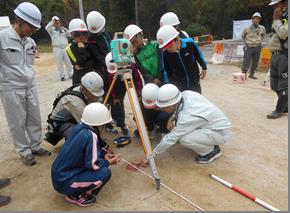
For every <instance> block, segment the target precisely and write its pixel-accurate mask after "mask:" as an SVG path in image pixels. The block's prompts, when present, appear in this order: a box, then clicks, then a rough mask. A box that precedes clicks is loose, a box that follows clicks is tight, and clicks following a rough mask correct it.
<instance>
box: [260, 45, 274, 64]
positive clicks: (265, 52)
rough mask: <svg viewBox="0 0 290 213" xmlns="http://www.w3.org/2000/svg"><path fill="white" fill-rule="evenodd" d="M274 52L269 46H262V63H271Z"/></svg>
mask: <svg viewBox="0 0 290 213" xmlns="http://www.w3.org/2000/svg"><path fill="white" fill-rule="evenodd" d="M271 57H272V53H271V51H270V50H269V48H266V47H264V48H262V50H261V57H260V63H261V64H263V65H269V64H270V61H271Z"/></svg>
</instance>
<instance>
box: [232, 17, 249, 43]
mask: <svg viewBox="0 0 290 213" xmlns="http://www.w3.org/2000/svg"><path fill="white" fill-rule="evenodd" d="M251 24H252V19H247V20H240V21H234V23H233V40H240V39H242V33H243V30H244V29H245V28H247V27H249V26H251Z"/></svg>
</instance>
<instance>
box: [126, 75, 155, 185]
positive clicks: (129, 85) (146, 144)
mask: <svg viewBox="0 0 290 213" xmlns="http://www.w3.org/2000/svg"><path fill="white" fill-rule="evenodd" d="M124 82H125V86H126V90H127V94H128V97H129V101H130V104H131V107H132V110H133V113H134V117H135V120H136V124H137V128H138V131H139V133H140V138H141V141H142V145H143V150H144V153H145V155H146V158H147V160H148V161H149V164H150V168H151V171H152V174H153V177H154V178H155V182H156V189H157V190H159V189H160V177H159V174H158V171H157V167H156V164H155V161H154V157H153V152H152V146H151V143H150V140H149V136H148V132H147V129H146V125H145V122H144V118H143V114H142V111H141V107H140V104H139V100H138V97H137V93H136V90H135V86H134V82H133V80H132V79H130V81H129V82H128V80H127V79H125V81H124Z"/></svg>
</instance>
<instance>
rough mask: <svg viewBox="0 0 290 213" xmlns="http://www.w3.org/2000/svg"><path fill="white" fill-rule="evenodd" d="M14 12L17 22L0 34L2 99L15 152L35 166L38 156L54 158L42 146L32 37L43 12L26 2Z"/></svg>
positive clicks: (34, 45)
mask: <svg viewBox="0 0 290 213" xmlns="http://www.w3.org/2000/svg"><path fill="white" fill-rule="evenodd" d="M14 13H15V15H16V17H15V23H14V24H13V25H11V26H10V27H9V28H7V29H4V30H1V31H0V52H1V57H0V73H1V74H0V96H1V101H2V105H3V109H4V112H5V116H6V119H7V122H8V126H9V129H10V133H11V136H12V141H13V144H14V146H15V149H16V151H17V153H18V154H19V156H20V157H21V160H22V162H23V163H24V164H25V165H27V166H32V165H34V164H35V163H36V161H35V158H34V155H40V156H49V155H50V152H49V151H48V150H46V149H44V148H42V147H41V146H40V144H41V142H42V140H41V130H42V128H41V116H40V109H39V99H38V93H37V88H36V82H35V72H34V69H33V64H34V58H35V54H36V44H35V42H34V40H33V39H32V38H30V36H31V35H32V34H33V33H35V32H36V31H37V30H38V29H39V28H40V27H41V12H40V11H39V9H38V8H37V7H36V6H35V5H34V4H32V3H29V2H22V3H21V4H19V5H18V6H17V8H16V9H15V10H14ZM16 91H17V92H16Z"/></svg>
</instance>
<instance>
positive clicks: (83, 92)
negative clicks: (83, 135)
mask: <svg viewBox="0 0 290 213" xmlns="http://www.w3.org/2000/svg"><path fill="white" fill-rule="evenodd" d="M103 85H104V83H103V80H102V78H101V76H99V74H97V73H96V72H89V73H87V74H86V75H84V76H83V77H82V79H81V85H74V86H72V87H70V88H68V89H66V90H65V91H63V92H62V93H60V94H59V95H58V96H57V98H56V100H55V101H54V103H53V109H52V112H51V113H50V114H49V115H48V120H47V121H48V132H47V133H46V139H45V140H46V141H48V142H49V143H51V144H52V145H56V144H57V143H58V141H60V140H61V139H62V138H63V137H65V138H68V136H69V133H70V131H71V130H72V129H73V127H74V126H75V125H76V123H77V122H80V120H81V116H82V113H83V110H84V108H85V107H86V105H87V104H89V103H92V102H97V101H99V102H101V101H102V96H103V95H104V90H103Z"/></svg>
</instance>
